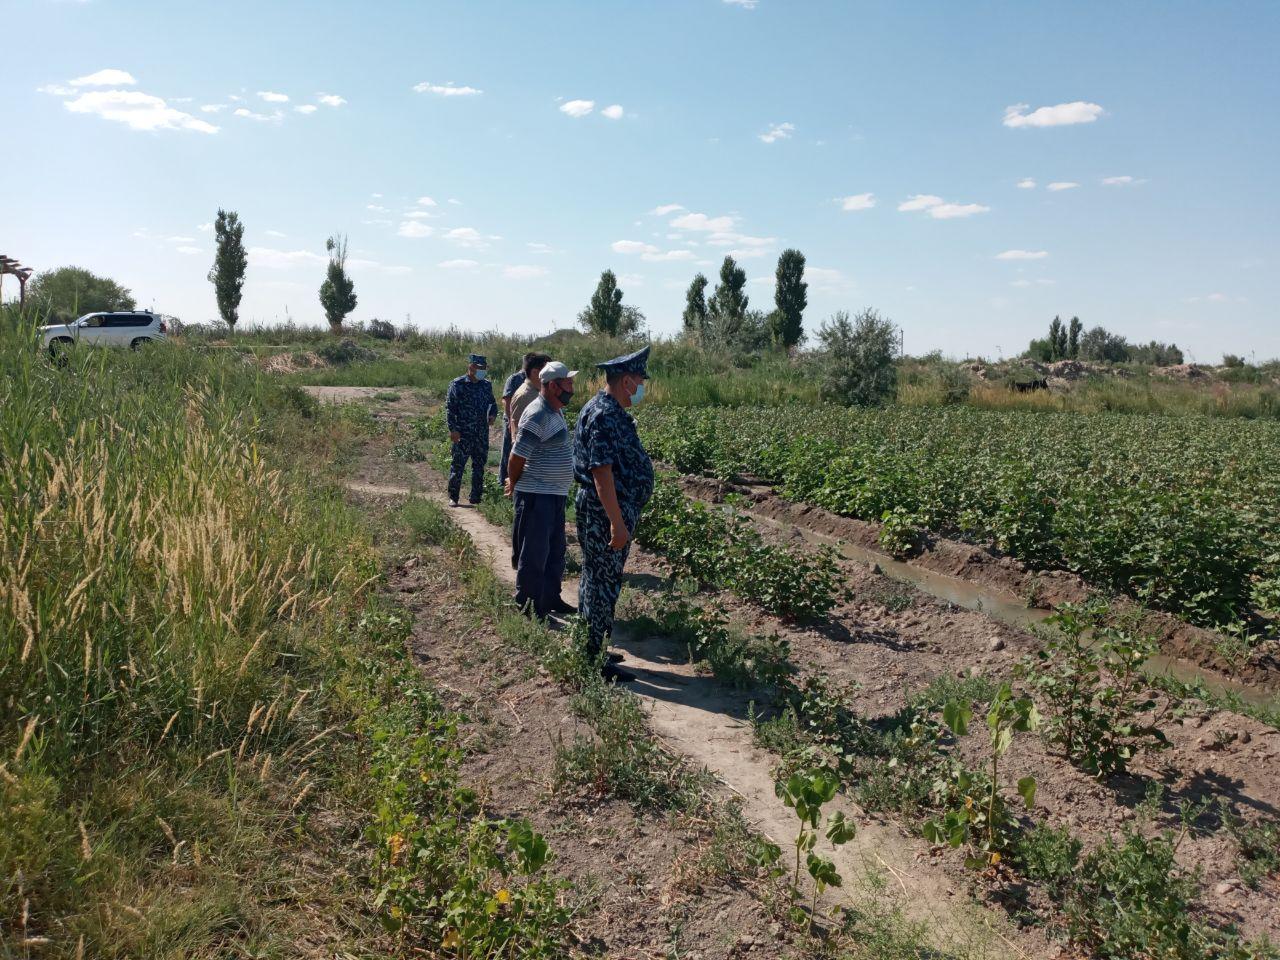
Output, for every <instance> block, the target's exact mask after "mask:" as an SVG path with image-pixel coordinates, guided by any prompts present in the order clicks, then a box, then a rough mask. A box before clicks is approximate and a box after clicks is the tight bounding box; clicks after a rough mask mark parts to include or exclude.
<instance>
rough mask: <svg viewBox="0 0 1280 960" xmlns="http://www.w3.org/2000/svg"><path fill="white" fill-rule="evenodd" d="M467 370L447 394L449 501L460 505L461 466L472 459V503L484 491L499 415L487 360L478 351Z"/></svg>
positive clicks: (450, 385)
mask: <svg viewBox="0 0 1280 960" xmlns="http://www.w3.org/2000/svg"><path fill="white" fill-rule="evenodd" d="M467 361H468V364H467V374H466V376H463V377H458V378H457V379H456V380H454V381H453V382H452V383H450V384H449V394H448V396H447V397H446V398H445V402H444V407H445V420H446V422H447V424H448V427H449V439H450V440H452V441H453V460H452V462H451V463H450V464H449V502H450V503H452V504H453V505H454V506H455V507H456V506H457V505H458V495H459V494H460V493H461V492H462V470H463V468H464V467H465V466H466V465H467V460H468V458H469V459H470V460H471V496H470V498H469V499H470V500H471V503H472V504H477V503H479V502H480V498H481V497H482V496H483V495H484V468H485V464H486V463H487V462H488V459H489V427H490V426H492V425H493V420H494V418H495V417H496V416H497V415H498V403H497V401H495V400H494V399H493V384H491V383H490V382H489V380H488V377H489V371H488V366H489V363H488V361H487V360H486V359H485V358H484V357H482V356H481V355H480V354H478V353H473V354H471V355H470V356H469V357H467Z"/></svg>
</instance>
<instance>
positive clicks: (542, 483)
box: [511, 394, 573, 497]
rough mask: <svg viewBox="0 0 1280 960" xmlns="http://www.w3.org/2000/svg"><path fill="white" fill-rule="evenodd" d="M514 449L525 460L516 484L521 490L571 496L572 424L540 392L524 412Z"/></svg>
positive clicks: (512, 450) (522, 491)
mask: <svg viewBox="0 0 1280 960" xmlns="http://www.w3.org/2000/svg"><path fill="white" fill-rule="evenodd" d="M511 452H512V453H514V454H515V455H516V456H519V457H524V459H525V465H524V472H523V473H522V474H520V480H519V481H518V482H517V483H516V490H518V491H519V492H520V493H549V494H553V495H554V496H557V497H567V496H568V495H569V485H570V484H571V483H573V442H572V440H571V438H570V437H569V425H568V423H566V422H565V419H564V413H563V412H561V411H559V410H552V409H551V407H549V406H548V405H547V401H546V398H545V397H543V396H542V395H541V394H539V395H538V397H537V399H535V400H534V401H533V402H532V403H531V404H529V406H528V407H527V408H526V409H525V411H524V413H523V414H522V415H521V417H520V428H519V430H518V431H517V432H516V443H515V446H514V447H512V448H511Z"/></svg>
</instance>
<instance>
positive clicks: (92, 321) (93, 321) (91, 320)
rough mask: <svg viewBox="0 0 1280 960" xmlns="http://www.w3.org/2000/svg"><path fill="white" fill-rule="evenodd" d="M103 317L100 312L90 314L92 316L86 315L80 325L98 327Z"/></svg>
mask: <svg viewBox="0 0 1280 960" xmlns="http://www.w3.org/2000/svg"><path fill="white" fill-rule="evenodd" d="M103 319H104V317H103V316H102V314H100V313H99V314H95V315H94V316H92V317H86V318H85V320H84V323H83V324H82V326H86V327H100V326H102V321H103Z"/></svg>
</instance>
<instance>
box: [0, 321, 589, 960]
mask: <svg viewBox="0 0 1280 960" xmlns="http://www.w3.org/2000/svg"><path fill="white" fill-rule="evenodd" d="M368 425H369V424H368V421H367V419H365V417H364V416H362V415H360V414H357V413H353V412H351V411H346V410H342V409H334V408H327V407H326V408H321V407H319V406H318V405H316V404H315V403H314V402H312V401H311V400H310V398H308V397H306V396H305V394H302V393H301V392H300V391H298V390H296V388H291V387H288V386H286V385H285V384H282V383H281V382H279V381H278V380H275V379H273V378H270V377H266V376H263V375H260V374H257V373H256V372H255V371H254V370H253V369H252V368H249V367H246V366H245V365H243V364H241V363H239V362H238V361H237V360H236V358H235V356H234V355H233V354H232V353H231V352H230V351H223V352H217V351H209V352H197V351H192V350H190V349H185V348H183V347H181V346H180V345H172V344H171V345H167V346H160V347H156V348H155V349H153V350H149V351H146V352H145V353H137V354H135V353H127V352H118V351H106V350H104V351H83V352H77V353H76V355H75V356H73V357H72V359H71V360H70V362H69V364H67V365H66V366H55V365H52V364H50V363H49V362H48V361H47V359H46V358H45V357H44V356H43V354H41V353H39V352H38V351H37V350H35V349H34V347H33V345H32V344H31V342H30V341H29V340H27V339H25V337H24V336H23V334H22V333H21V332H19V331H18V330H15V329H13V328H7V329H5V330H3V331H0V464H3V468H0V543H3V548H2V549H0V758H3V759H2V760H0V811H3V815H2V816H0V956H5V957H8V956H23V957H25V956H28V955H35V954H37V953H39V954H40V955H49V956H67V957H71V956H94V957H137V956H146V957H155V958H169V957H173V958H177V957H183V958H192V957H194V958H206V957H207V958H213V957H225V956H277V955H295V954H296V952H297V949H298V945H299V944H300V943H307V942H324V943H326V944H328V945H330V947H331V952H338V953H348V954H361V955H363V954H365V953H366V952H376V953H379V954H383V955H385V954H387V953H392V952H394V951H395V946H394V944H393V943H392V942H391V941H390V940H388V939H387V937H388V934H387V933H386V930H385V927H387V926H390V927H396V926H399V927H400V928H401V929H402V932H403V934H404V935H405V936H408V937H409V938H410V941H411V942H424V943H425V944H427V945H428V946H430V947H431V948H433V949H434V948H435V947H436V946H438V945H439V943H440V942H442V940H443V939H444V938H446V937H448V936H449V934H450V932H451V931H459V930H465V931H467V935H468V936H469V937H472V938H473V940H474V942H477V943H479V942H486V943H491V944H506V946H501V948H500V949H502V950H506V949H509V948H517V947H518V948H519V949H520V950H525V952H526V955H545V956H559V955H562V941H561V939H560V938H561V932H562V931H563V928H564V917H563V908H562V906H561V898H560V895H559V893H558V887H557V886H556V885H555V884H554V882H553V881H547V880H544V879H542V878H541V877H535V876H533V874H535V873H537V869H536V868H535V867H534V866H533V863H532V862H528V863H525V864H524V867H522V868H521V869H518V870H516V871H514V872H511V871H508V873H504V872H503V871H504V870H505V869H507V866H506V865H507V864H508V863H511V862H516V860H518V859H519V856H522V854H518V852H516V851H517V848H521V849H523V848H528V847H529V846H530V845H531V844H532V845H533V846H535V847H536V842H535V840H536V838H530V837H528V836H527V834H526V833H524V832H522V831H520V830H519V829H517V828H518V825H514V824H506V823H501V824H499V823H491V822H489V821H483V820H478V819H476V818H475V817H474V816H472V815H471V811H470V807H468V806H467V804H466V802H465V796H464V795H463V794H461V793H459V789H460V788H458V787H457V767H458V762H459V757H460V754H459V753H458V747H457V745H456V742H453V741H452V740H451V738H452V737H453V734H452V730H453V724H454V720H453V719H452V718H451V717H450V716H449V714H448V713H447V711H445V710H443V708H442V707H441V706H440V704H439V702H438V701H437V700H436V699H435V698H434V696H433V695H432V693H431V692H430V691H429V690H428V689H426V688H425V687H424V686H423V685H422V683H421V681H420V679H419V675H418V674H417V672H416V671H415V670H414V669H413V668H412V666H411V664H409V662H408V659H407V656H406V654H405V651H404V646H403V640H404V631H405V629H407V619H406V618H405V616H404V614H403V612H397V611H395V610H394V609H388V608H385V607H384V606H382V605H379V604H378V603H377V602H376V601H375V600H374V599H373V598H372V597H371V596H370V593H369V588H370V586H371V585H372V584H374V583H376V582H377V580H378V570H379V557H378V555H377V553H376V552H375V550H374V547H373V544H372V541H371V538H370V534H369V531H368V530H367V528H366V523H365V520H364V518H363V517H362V516H361V515H360V514H358V513H357V512H356V511H354V510H353V509H351V508H350V507H348V506H347V505H346V504H345V503H344V501H343V499H342V497H341V495H340V490H339V489H338V488H337V487H336V486H335V485H332V484H329V483H327V482H326V480H327V478H328V477H330V476H331V474H332V472H333V471H334V470H335V469H337V467H336V466H335V465H340V464H341V463H342V462H343V460H344V459H345V458H346V457H348V456H350V454H351V452H352V450H353V449H354V446H355V441H356V438H357V437H359V436H362V435H363V433H364V432H365V431H366V430H367V428H368ZM428 746H429V747H430V749H427V747H428ZM424 777H425V778H427V779H430V780H432V782H445V783H450V784H453V785H454V786H453V787H452V788H451V792H450V791H444V792H441V791H436V792H430V793H429V792H428V791H427V790H426V780H424ZM441 797H444V798H445V799H444V800H441ZM442 804H443V805H442ZM375 811H376V812H377V816H376V817H373V814H374V812H375ZM446 814H447V815H446ZM397 818H398V819H397ZM405 818H410V819H411V820H412V821H413V822H414V823H417V822H419V821H420V820H421V821H422V822H435V823H436V826H435V828H434V832H433V834H432V841H431V844H429V845H427V846H425V847H414V848H413V849H414V851H415V859H414V860H412V861H403V860H401V859H400V856H401V855H402V854H403V851H404V849H405V846H406V845H407V844H410V843H417V842H418V841H417V840H416V839H415V836H416V835H414V834H413V831H412V829H406V828H405V826H404V822H405ZM366 827H368V828H369V832H368V833H367V834H364V835H362V834H363V831H364V829H365V828H366ZM389 828H394V829H393V832H388V829H389ZM513 831H514V833H513ZM397 834H398V835H399V836H400V837H401V839H400V840H399V841H396V842H395V843H392V841H391V837H392V836H396V835H397ZM513 845H514V846H513ZM393 850H394V851H395V852H394V853H393ZM418 851H421V855H418ZM522 862H523V861H522ZM459 864H463V865H465V866H464V867H463V866H459ZM410 867H411V869H410ZM370 876H372V877H373V879H374V880H375V881H376V884H377V886H376V887H375V886H371V885H370V883H369V882H368V881H367V880H366V879H365V878H366V877H370ZM428 881H429V883H430V884H432V885H433V886H431V888H430V889H432V890H434V891H436V892H437V894H438V896H437V898H436V899H435V900H430V898H428V899H429V901H430V902H425V903H424V902H423V901H420V900H418V899H416V898H417V897H418V895H419V893H420V892H421V891H422V890H423V889H424V883H426V882H428ZM498 883H502V884H504V885H505V887H504V888H505V889H508V891H509V892H510V893H511V895H512V897H513V898H514V902H517V903H519V904H521V905H522V910H523V913H522V915H523V916H527V917H528V918H530V921H531V922H530V923H529V924H525V925H524V926H519V925H517V926H516V927H512V926H511V925H510V924H507V920H508V919H509V914H508V913H504V912H503V911H502V910H499V911H497V912H496V913H493V912H491V910H490V904H491V901H492V900H493V898H494V896H496V894H495V890H496V889H498V888H497V887H496V886H495V885H496V884H498ZM405 891H409V893H411V894H412V896H406V895H404V892H405ZM464 891H465V894H466V895H465V897H464V896H463V893H464ZM378 896H381V898H382V900H381V907H380V908H379V907H375V906H374V901H375V899H376V898H377V897H378ZM442 897H449V898H452V899H454V900H455V901H456V902H457V903H458V904H461V905H462V906H461V907H460V910H459V912H457V913H455V914H454V915H452V916H446V915H445V914H444V913H443V912H442V911H441V910H440V909H439V908H438V906H432V904H433V903H435V904H438V903H439V902H440V899H439V898H442ZM393 907H394V908H395V909H396V910H398V911H399V914H398V915H396V914H395V913H393V911H392V908H393ZM524 908H527V909H524ZM486 918H492V921H491V920H490V919H486ZM379 919H381V920H382V921H383V922H382V923H380V922H379ZM504 924H506V925H505V926H504ZM539 944H541V946H538V947H537V949H536V950H535V949H534V947H535V946H537V945H539ZM526 948H527V949H526ZM494 949H499V947H494ZM539 950H540V951H541V953H539V952H538V951H539Z"/></svg>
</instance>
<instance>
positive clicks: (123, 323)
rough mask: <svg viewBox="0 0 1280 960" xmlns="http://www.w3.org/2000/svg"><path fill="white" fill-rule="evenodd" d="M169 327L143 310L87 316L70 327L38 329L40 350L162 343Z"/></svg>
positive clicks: (162, 318) (55, 326) (74, 321)
mask: <svg viewBox="0 0 1280 960" xmlns="http://www.w3.org/2000/svg"><path fill="white" fill-rule="evenodd" d="M168 332H169V324H168V322H167V321H166V320H165V318H164V317H160V316H157V315H156V314H154V313H149V312H147V311H145V310H128V311H119V312H116V313H87V314H85V315H84V316H83V317H81V318H80V319H79V320H73V321H71V322H70V323H57V324H54V325H52V326H48V327H41V328H40V335H41V338H42V341H43V346H45V347H47V348H48V349H49V351H50V352H57V351H59V350H62V349H65V348H66V347H70V346H72V345H73V344H77V343H83V344H87V345H89V346H92V347H132V348H133V349H134V350H136V349H138V347H141V346H144V345H145V344H148V343H151V342H153V341H157V340H163V339H165V335H166V334H167V333H168Z"/></svg>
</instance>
